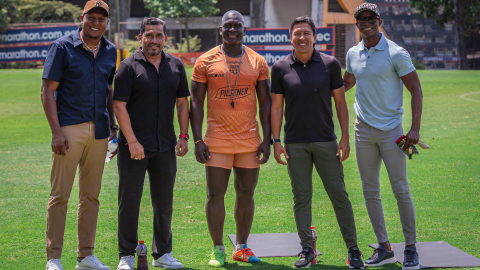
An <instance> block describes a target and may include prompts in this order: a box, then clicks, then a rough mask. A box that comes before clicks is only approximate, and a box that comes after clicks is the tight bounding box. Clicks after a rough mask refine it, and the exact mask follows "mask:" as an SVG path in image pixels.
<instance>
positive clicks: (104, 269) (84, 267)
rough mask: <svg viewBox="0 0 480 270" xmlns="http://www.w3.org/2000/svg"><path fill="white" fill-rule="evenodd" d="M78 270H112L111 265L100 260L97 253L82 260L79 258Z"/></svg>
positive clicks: (76, 267)
mask: <svg viewBox="0 0 480 270" xmlns="http://www.w3.org/2000/svg"><path fill="white" fill-rule="evenodd" d="M75 269H78V270H110V267H108V266H106V265H105V264H104V263H102V262H101V261H99V260H98V259H97V257H95V255H90V256H87V257H85V258H84V259H83V260H82V261H81V262H79V261H78V260H77V266H75Z"/></svg>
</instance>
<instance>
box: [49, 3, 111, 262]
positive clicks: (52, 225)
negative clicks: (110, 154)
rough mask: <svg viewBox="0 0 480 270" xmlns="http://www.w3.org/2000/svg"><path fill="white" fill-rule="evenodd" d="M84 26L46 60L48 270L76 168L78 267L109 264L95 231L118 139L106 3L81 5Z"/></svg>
mask: <svg viewBox="0 0 480 270" xmlns="http://www.w3.org/2000/svg"><path fill="white" fill-rule="evenodd" d="M80 19H81V21H82V24H83V27H82V28H79V29H78V30H77V31H75V32H74V33H72V34H70V35H68V36H65V37H62V38H60V39H58V40H56V41H54V42H53V43H52V45H51V46H50V49H49V50H48V54H47V58H46V60H45V67H44V71H43V81H42V94H41V97H42V103H43V108H44V110H45V114H46V116H47V119H48V123H49V124H50V128H51V130H52V152H53V154H52V160H53V166H52V172H51V177H50V181H51V192H50V200H49V202H48V210H47V232H46V239H47V259H48V262H47V266H46V269H47V270H58V269H63V268H62V264H61V262H60V257H61V255H62V247H63V236H64V231H65V222H66V217H67V204H68V199H69V197H70V192H71V191H72V185H73V181H74V178H75V173H76V170H77V167H78V168H79V180H78V185H79V190H80V194H79V201H78V217H77V223H78V224H77V227H78V249H77V256H78V259H77V265H76V269H101V270H106V269H110V268H109V267H107V266H105V265H104V264H103V263H101V262H100V261H99V260H98V259H97V258H96V257H95V255H93V249H94V246H95V231H96V228H97V216H98V209H99V201H98V196H99V194H100V186H101V181H102V174H103V167H104V164H105V155H106V153H107V142H108V140H112V139H114V138H116V136H117V135H116V132H117V129H118V128H117V126H116V125H115V116H114V113H113V99H112V97H113V88H112V83H113V77H114V74H115V65H116V59H117V49H116V48H115V45H113V44H112V43H111V42H109V41H108V40H107V39H105V38H104V37H103V36H102V35H103V33H104V32H105V30H106V28H107V25H108V22H109V19H108V5H107V4H106V3H105V2H103V1H102V0H91V1H88V2H87V3H86V4H85V7H84V10H83V15H81V16H80Z"/></svg>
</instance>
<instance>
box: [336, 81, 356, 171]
mask: <svg viewBox="0 0 480 270" xmlns="http://www.w3.org/2000/svg"><path fill="white" fill-rule="evenodd" d="M345 73H347V72H345ZM352 76H353V75H352ZM332 92H333V100H334V101H335V109H336V110H337V117H338V122H339V123H340V128H341V130H342V138H341V139H340V142H339V144H338V150H337V156H339V155H340V152H342V155H341V158H340V162H343V161H345V160H346V159H347V158H348V156H349V155H350V142H349V134H348V106H347V101H346V100H345V87H344V86H342V87H340V88H338V89H335V90H333V91H332Z"/></svg>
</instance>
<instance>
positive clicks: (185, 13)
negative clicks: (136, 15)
mask: <svg viewBox="0 0 480 270" xmlns="http://www.w3.org/2000/svg"><path fill="white" fill-rule="evenodd" d="M144 2H145V7H146V8H148V9H150V11H151V16H156V17H168V18H177V19H178V20H179V21H180V23H181V24H183V25H185V32H186V33H185V34H186V35H185V36H186V38H187V42H186V44H187V52H190V41H189V39H190V35H189V33H188V22H189V20H190V19H191V18H192V17H207V16H211V15H214V14H216V13H218V12H219V11H220V10H219V9H218V8H215V4H216V3H217V0H144ZM180 30H181V29H180Z"/></svg>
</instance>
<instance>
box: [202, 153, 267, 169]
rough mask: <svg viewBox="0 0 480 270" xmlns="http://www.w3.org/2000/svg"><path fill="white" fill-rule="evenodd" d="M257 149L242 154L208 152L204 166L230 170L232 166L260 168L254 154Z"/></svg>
mask: <svg viewBox="0 0 480 270" xmlns="http://www.w3.org/2000/svg"><path fill="white" fill-rule="evenodd" d="M256 155H257V151H255V152H250V153H242V154H221V153H212V152H210V158H208V159H207V164H205V166H210V167H219V168H224V169H228V170H231V169H232V168H233V167H237V168H246V169H255V168H260V164H258V163H257V161H258V160H259V159H258V158H256V157H255V156H256Z"/></svg>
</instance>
